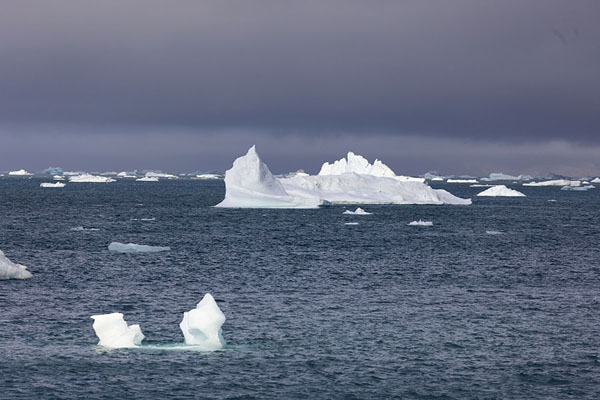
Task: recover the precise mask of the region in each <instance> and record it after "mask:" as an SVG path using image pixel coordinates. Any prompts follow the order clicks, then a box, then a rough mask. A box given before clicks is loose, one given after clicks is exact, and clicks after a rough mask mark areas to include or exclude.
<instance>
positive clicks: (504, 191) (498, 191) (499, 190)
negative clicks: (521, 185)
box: [477, 185, 525, 197]
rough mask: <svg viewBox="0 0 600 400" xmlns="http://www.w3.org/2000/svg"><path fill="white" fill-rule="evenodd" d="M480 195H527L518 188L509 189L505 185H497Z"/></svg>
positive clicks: (479, 194)
mask: <svg viewBox="0 0 600 400" xmlns="http://www.w3.org/2000/svg"><path fill="white" fill-rule="evenodd" d="M477 196H479V197H525V195H524V194H523V193H521V192H519V191H518V190H514V189H509V188H507V187H506V186H504V185H495V186H492V187H491V188H489V189H486V190H484V191H483V192H481V193H478V194H477Z"/></svg>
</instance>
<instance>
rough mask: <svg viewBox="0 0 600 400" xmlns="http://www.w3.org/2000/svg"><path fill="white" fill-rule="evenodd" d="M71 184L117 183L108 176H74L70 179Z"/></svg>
mask: <svg viewBox="0 0 600 400" xmlns="http://www.w3.org/2000/svg"><path fill="white" fill-rule="evenodd" d="M69 182H74V183H110V182H115V180H114V179H113V178H109V177H108V176H99V175H92V174H82V175H73V176H70V177H69Z"/></svg>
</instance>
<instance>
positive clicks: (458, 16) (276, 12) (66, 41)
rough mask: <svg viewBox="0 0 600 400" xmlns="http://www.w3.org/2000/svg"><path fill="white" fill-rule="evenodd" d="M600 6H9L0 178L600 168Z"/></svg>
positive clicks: (2, 31) (3, 38) (0, 39)
mask: <svg viewBox="0 0 600 400" xmlns="http://www.w3.org/2000/svg"><path fill="white" fill-rule="evenodd" d="M599 19H600V1H585V0H578V1H572V0H569V1H556V0H539V1H534V0H503V1H501V2H499V1H484V0H476V1H475V0H474V1H463V0H453V1H442V0H439V1H435V0H432V1H351V0H345V1H338V0H329V1H322V0H321V1H311V0H305V1H289V2H288V1H277V0H273V1H263V0H253V1H223V0H218V1H196V0H193V1H192V0H189V1H188V0H178V1H167V0H164V1H156V0H114V1H113V0H103V1H85V0H54V1H52V2H48V1H43V0H38V1H30V0H14V1H13V0H6V1H3V3H2V12H0V170H10V169H19V168H26V169H29V170H32V171H40V170H42V169H44V168H46V167H48V166H61V167H63V168H65V169H70V170H88V171H109V170H117V171H120V170H133V169H144V168H148V169H162V170H165V171H172V172H193V171H224V170H225V169H227V168H229V167H230V166H231V163H232V161H233V159H234V158H235V157H237V156H239V155H242V154H244V153H245V152H246V150H247V149H248V147H250V146H251V145H252V144H256V145H257V150H258V152H259V154H260V155H261V156H262V157H263V159H264V160H265V161H266V162H267V164H268V165H269V167H270V168H271V170H273V171H274V172H276V173H280V172H287V171H292V170H297V169H299V168H303V169H305V170H306V171H307V172H311V173H315V172H317V171H318V170H319V168H320V165H321V164H322V163H323V162H325V161H333V160H334V159H339V158H341V157H342V156H344V155H345V154H346V152H348V151H354V152H355V153H359V154H362V155H364V156H365V157H367V158H369V159H370V160H373V159H374V158H379V159H381V160H383V161H384V162H385V163H386V164H388V165H389V166H390V167H392V168H393V169H394V170H395V171H396V172H397V173H399V174H422V173H424V172H427V171H432V170H436V171H440V172H441V173H445V174H472V175H487V174H489V173H490V172H505V173H514V174H517V173H529V174H539V175H542V174H545V173H548V172H555V173H562V174H567V175H572V176H585V175H599V174H600V24H599V23H598V21H599Z"/></svg>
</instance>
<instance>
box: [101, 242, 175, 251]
mask: <svg viewBox="0 0 600 400" xmlns="http://www.w3.org/2000/svg"><path fill="white" fill-rule="evenodd" d="M108 250H110V251H115V252H117V253H158V252H159V251H170V250H171V248H170V247H161V246H147V245H145V244H135V243H128V244H125V243H119V242H112V243H111V244H109V245H108Z"/></svg>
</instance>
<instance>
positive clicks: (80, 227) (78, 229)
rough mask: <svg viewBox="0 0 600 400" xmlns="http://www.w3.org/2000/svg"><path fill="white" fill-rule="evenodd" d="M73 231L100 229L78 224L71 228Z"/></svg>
mask: <svg viewBox="0 0 600 400" xmlns="http://www.w3.org/2000/svg"><path fill="white" fill-rule="evenodd" d="M71 230H72V231H99V230H100V229H98V228H85V227H83V226H76V227H74V228H71Z"/></svg>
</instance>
